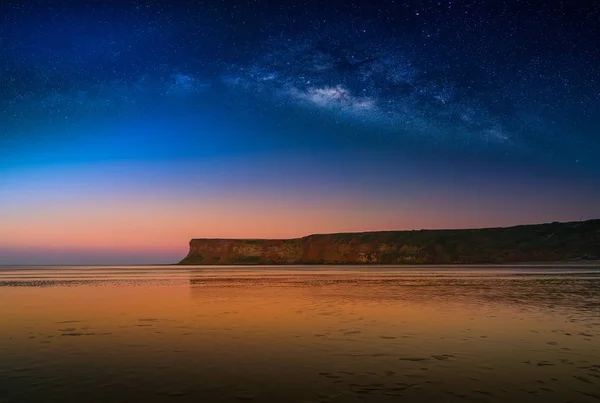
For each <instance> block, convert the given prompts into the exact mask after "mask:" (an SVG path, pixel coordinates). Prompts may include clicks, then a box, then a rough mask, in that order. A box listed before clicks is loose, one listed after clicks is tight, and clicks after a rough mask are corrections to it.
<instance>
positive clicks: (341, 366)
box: [0, 265, 600, 403]
mask: <svg viewBox="0 0 600 403" xmlns="http://www.w3.org/2000/svg"><path fill="white" fill-rule="evenodd" d="M252 401H254V402H465V401H467V402H506V401H513V402H600V265H596V266H594V265H587V266H578V267H573V266H571V267H569V266H558V267H548V266H519V267H497V266H496V267H494V266H491V267H482V268H473V267H470V268H468V269H467V268H460V267H444V268H440V267H427V268H423V267H421V268H406V267H402V268H394V267H377V268H365V267H361V268H352V267H346V268H344V267H328V268H319V267H293V268H281V267H277V268H273V267H271V268H269V267H265V268H252V269H251V270H249V269H247V268H235V267H227V268H194V267H192V268H187V267H186V268H180V267H156V266H150V267H139V266H138V267H104V268H103V267H37V268H36V267H19V268H11V267H4V268H0V402H3V403H5V402H92V403H95V402H252Z"/></svg>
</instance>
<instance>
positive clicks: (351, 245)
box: [180, 219, 600, 264]
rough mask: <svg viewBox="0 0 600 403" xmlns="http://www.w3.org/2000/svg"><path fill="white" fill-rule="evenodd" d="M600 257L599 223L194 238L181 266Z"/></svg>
mask: <svg viewBox="0 0 600 403" xmlns="http://www.w3.org/2000/svg"><path fill="white" fill-rule="evenodd" d="M599 258H600V219H596V220H587V221H573V222H566V223H559V222H553V223H548V224H533V225H518V226H513V227H497V228H473V229H440V230H429V229H424V230H407V231H372V232H350V233H333V234H315V235H308V236H305V237H302V238H291V239H220V238H196V239H192V240H191V241H190V251H189V253H188V255H187V256H186V258H185V259H183V260H182V261H181V262H180V263H182V264H445V263H449V264H457V263H458V264H466V263H516V262H532V261H561V260H582V259H587V260H591V259H599Z"/></svg>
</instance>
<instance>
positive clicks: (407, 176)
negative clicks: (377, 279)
mask: <svg viewBox="0 0 600 403" xmlns="http://www.w3.org/2000/svg"><path fill="white" fill-rule="evenodd" d="M88 3H89V5H86V4H85V2H83V1H55V2H54V1H33V0H27V1H21V2H17V1H6V0H3V1H2V2H1V4H0V264H14V263H24V264H53V263H90V264H91V263H102V264H104V263H107V264H109V263H171V262H175V261H177V260H179V259H180V258H182V257H183V256H184V255H185V254H186V252H187V243H188V241H189V239H190V238H192V237H242V238H253V237H256V238H261V237H267V238H282V237H295V236H303V235H308V234H311V233H324V232H342V231H367V230H388V229H420V228H472V227H485V226H508V225H515V224H527V223H539V222H550V221H570V220H580V219H589V218H600V47H599V46H598V39H597V38H599V37H600V3H599V2H594V1H587V2H586V1H562V2H561V1H547V2H546V1H544V2H542V1H539V2H536V1H526V0H524V1H506V2H488V1H424V0H423V1H375V0H371V1H354V2H353V1H289V0H286V1H285V2H284V1H281V2H279V1H278V2H275V1H247V2H241V1H228V0H225V1H202V2H198V1H187V2H184V1H181V2H178V1H164V2H163V1H118V2H108V1H105V2H102V1H93V2H92V1H89V2H88Z"/></svg>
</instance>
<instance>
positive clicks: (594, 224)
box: [190, 219, 600, 243]
mask: <svg viewBox="0 0 600 403" xmlns="http://www.w3.org/2000/svg"><path fill="white" fill-rule="evenodd" d="M586 228H595V229H599V230H600V219H593V220H585V221H569V222H552V223H543V224H524V225H515V226H510V227H489V228H456V229H418V230H386V231H364V232H337V233H326V234H311V235H306V236H303V237H299V238H192V240H191V241H190V242H195V241H236V242H245V243H264V242H285V241H289V242H294V241H296V242H297V241H302V240H306V239H310V238H334V239H340V240H343V239H355V238H365V237H368V238H377V237H380V238H382V239H384V238H388V237H394V236H402V235H407V234H415V233H420V234H427V235H434V234H436V235H437V234H439V235H467V234H471V235H477V234H481V235H483V234H488V233H493V232H497V233H517V232H522V233H532V232H535V231H538V230H544V229H553V230H557V231H561V232H562V231H572V230H583V229H586Z"/></svg>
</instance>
